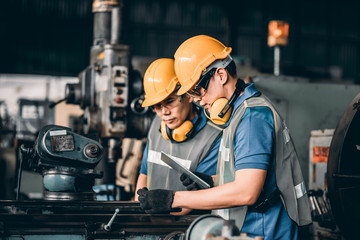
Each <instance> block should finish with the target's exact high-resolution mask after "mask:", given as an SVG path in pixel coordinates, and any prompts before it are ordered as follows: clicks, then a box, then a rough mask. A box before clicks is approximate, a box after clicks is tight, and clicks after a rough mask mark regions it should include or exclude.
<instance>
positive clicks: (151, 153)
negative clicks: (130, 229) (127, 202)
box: [135, 58, 221, 200]
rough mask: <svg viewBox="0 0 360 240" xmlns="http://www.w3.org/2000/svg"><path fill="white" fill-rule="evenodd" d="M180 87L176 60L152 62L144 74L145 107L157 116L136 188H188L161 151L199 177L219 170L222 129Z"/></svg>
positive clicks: (165, 59) (213, 173) (150, 132)
mask: <svg viewBox="0 0 360 240" xmlns="http://www.w3.org/2000/svg"><path fill="white" fill-rule="evenodd" d="M179 88H180V85H179V81H178V79H177V77H176V74H175V70H174V60H173V59H168V58H161V59H158V60H156V61H154V62H152V63H151V64H150V66H149V67H148V69H147V70H146V72H145V75H144V90H145V99H144V102H143V103H142V106H143V107H148V106H151V107H152V108H153V109H154V111H155V113H156V117H155V118H154V120H153V122H152V125H151V128H150V130H149V134H148V139H147V140H148V141H147V145H146V148H145V151H144V154H143V158H142V163H141V167H140V174H139V177H138V180H137V185H136V189H141V188H143V187H147V188H148V189H160V188H161V189H169V190H186V188H185V187H184V186H183V184H182V182H181V181H180V173H178V172H176V171H175V170H173V169H172V168H170V167H169V166H168V165H166V164H165V163H163V162H162V161H161V160H160V155H161V152H165V153H167V154H169V155H171V156H172V157H175V158H176V160H178V161H179V162H180V163H182V165H184V166H185V167H186V168H188V169H189V170H191V171H194V172H198V173H197V174H198V175H199V176H200V175H201V173H203V174H204V175H205V176H208V175H210V176H211V175H215V173H216V164H217V154H218V151H219V145H220V136H221V129H220V128H219V127H218V126H216V125H215V124H213V123H211V122H210V121H208V119H207V118H206V116H205V115H204V113H203V111H201V110H200V109H199V107H196V106H195V105H194V104H193V102H192V101H193V99H192V97H190V96H189V95H187V94H182V95H177V91H178V89H179ZM209 179H210V180H209V181H210V183H212V179H211V177H209ZM135 200H137V194H135Z"/></svg>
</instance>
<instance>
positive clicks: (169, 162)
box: [161, 152, 210, 189]
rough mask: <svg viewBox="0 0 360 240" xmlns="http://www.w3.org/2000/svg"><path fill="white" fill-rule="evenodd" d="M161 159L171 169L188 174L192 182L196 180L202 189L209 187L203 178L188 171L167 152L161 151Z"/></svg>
mask: <svg viewBox="0 0 360 240" xmlns="http://www.w3.org/2000/svg"><path fill="white" fill-rule="evenodd" d="M161 160H162V161H163V162H164V163H166V164H167V165H169V166H170V167H171V168H172V169H174V170H175V171H177V172H178V173H180V174H183V173H185V174H187V175H188V176H189V178H190V179H191V180H193V181H194V182H196V183H197V184H198V185H199V186H200V187H201V188H202V189H207V188H210V185H209V184H208V183H207V182H205V181H204V180H202V179H201V178H199V177H198V176H196V175H195V174H194V173H192V172H191V171H189V170H188V169H187V168H185V167H184V166H183V165H182V164H181V163H179V161H177V160H176V159H174V158H172V157H171V156H169V155H168V154H166V153H164V152H161Z"/></svg>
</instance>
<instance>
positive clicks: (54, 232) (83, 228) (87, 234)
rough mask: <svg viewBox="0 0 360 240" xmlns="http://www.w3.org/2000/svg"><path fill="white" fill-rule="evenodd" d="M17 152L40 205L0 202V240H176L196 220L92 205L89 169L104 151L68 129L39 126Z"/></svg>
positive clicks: (124, 204) (93, 173)
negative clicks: (37, 177)
mask: <svg viewBox="0 0 360 240" xmlns="http://www.w3.org/2000/svg"><path fill="white" fill-rule="evenodd" d="M21 153H22V154H21V155H22V157H21V159H22V161H23V162H24V165H29V168H30V169H32V170H34V171H36V172H38V173H39V174H41V175H42V177H43V184H44V200H17V201H13V200H0V239H28V240H31V239H50V238H51V239H59V240H60V239H61V240H67V239H79V240H80V239H81V240H85V239H86V240H87V239H134V240H137V239H139V240H140V239H177V238H172V237H171V236H175V235H176V233H179V232H181V233H183V232H185V230H186V229H187V227H188V226H189V225H190V223H191V222H192V221H193V220H194V219H195V218H196V217H197V216H196V215H189V216H186V217H175V216H171V215H165V214H163V215H155V216H151V215H149V214H145V212H143V210H142V209H141V208H140V205H139V203H138V202H130V201H121V202H120V201H95V200H96V194H95V192H94V191H93V190H92V187H93V186H94V180H95V178H101V177H102V172H100V171H98V170H94V168H95V167H96V165H97V164H98V163H99V162H100V161H102V160H103V157H104V149H103V148H102V146H101V145H100V144H99V143H98V142H97V141H94V140H92V139H90V138H87V137H84V136H81V135H78V134H76V133H74V132H72V131H71V129H69V128H66V127H62V126H56V125H48V126H45V127H43V128H42V129H41V130H40V132H39V135H38V137H37V139H36V141H35V144H34V146H33V147H32V148H26V147H24V146H22V147H21ZM19 176H20V177H21V172H20V173H19ZM20 182H21V181H19V183H20ZM19 188H20V186H19ZM166 237H167V238H166Z"/></svg>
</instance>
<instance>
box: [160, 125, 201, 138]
mask: <svg viewBox="0 0 360 240" xmlns="http://www.w3.org/2000/svg"><path fill="white" fill-rule="evenodd" d="M193 127H194V125H193V123H192V122H191V121H189V120H188V121H185V122H184V123H183V124H181V125H180V126H179V127H177V128H175V129H173V130H171V129H169V128H168V127H167V126H166V124H165V122H164V121H161V127H160V129H161V135H162V136H163V138H164V139H166V140H170V139H171V140H174V141H176V142H183V141H185V140H186V139H187V138H188V133H190V132H191V131H192V129H193Z"/></svg>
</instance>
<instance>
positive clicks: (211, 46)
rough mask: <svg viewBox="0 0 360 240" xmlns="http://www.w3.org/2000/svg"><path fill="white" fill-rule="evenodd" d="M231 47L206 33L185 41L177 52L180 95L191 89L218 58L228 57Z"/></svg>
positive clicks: (176, 69) (176, 68)
mask: <svg viewBox="0 0 360 240" xmlns="http://www.w3.org/2000/svg"><path fill="white" fill-rule="evenodd" d="M231 50H232V49H231V47H225V45H224V44H222V43H221V42H220V41H218V40H216V39H215V38H212V37H210V36H206V35H198V36H195V37H192V38H189V39H188V40H186V41H185V42H183V43H182V44H181V45H180V46H179V48H178V49H177V50H176V52H175V72H176V75H177V77H178V79H179V82H180V84H181V88H180V89H179V91H178V95H182V94H184V93H186V92H187V91H188V90H190V89H191V88H192V87H193V86H194V85H195V84H196V82H197V81H198V80H199V78H200V76H201V74H202V73H203V72H205V71H206V70H207V69H206V68H207V67H208V66H209V65H210V64H211V63H213V62H214V61H215V60H217V59H224V58H226V57H227V56H228V55H229V54H230V52H231Z"/></svg>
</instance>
